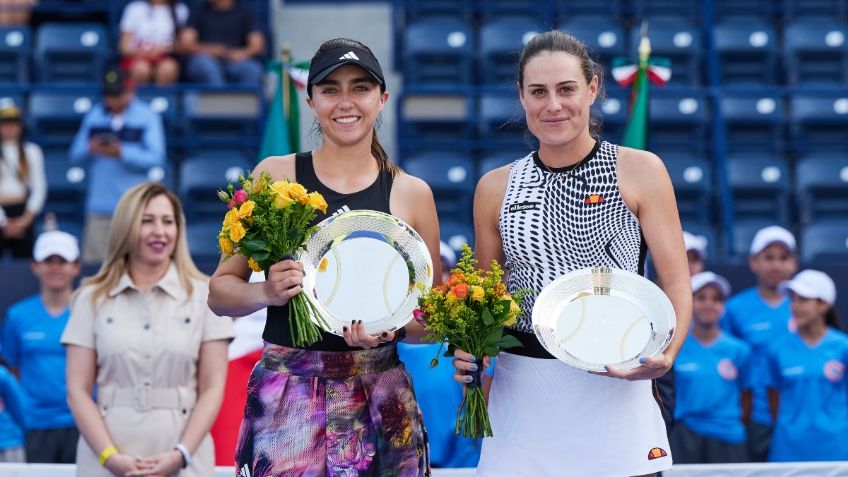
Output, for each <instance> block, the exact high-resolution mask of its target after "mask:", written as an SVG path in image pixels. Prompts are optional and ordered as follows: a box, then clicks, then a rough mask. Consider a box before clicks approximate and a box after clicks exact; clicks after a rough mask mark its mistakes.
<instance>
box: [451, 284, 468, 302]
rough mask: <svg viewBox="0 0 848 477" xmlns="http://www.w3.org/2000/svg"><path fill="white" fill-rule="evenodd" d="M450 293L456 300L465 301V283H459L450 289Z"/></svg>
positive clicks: (466, 292) (466, 287) (466, 286)
mask: <svg viewBox="0 0 848 477" xmlns="http://www.w3.org/2000/svg"><path fill="white" fill-rule="evenodd" d="M451 291H452V292H453V294H454V295H456V296H457V298H460V299H463V300H464V299H465V298H466V297H467V296H468V285H466V284H465V283H460V284H457V285H454V286H453V287H451Z"/></svg>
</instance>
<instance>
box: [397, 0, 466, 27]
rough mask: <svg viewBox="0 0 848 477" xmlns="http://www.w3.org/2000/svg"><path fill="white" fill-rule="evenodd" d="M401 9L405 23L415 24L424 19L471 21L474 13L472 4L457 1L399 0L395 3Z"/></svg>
mask: <svg viewBox="0 0 848 477" xmlns="http://www.w3.org/2000/svg"><path fill="white" fill-rule="evenodd" d="M395 3H396V5H398V6H399V7H400V12H401V13H402V15H403V20H404V21H405V22H414V21H416V20H419V19H421V18H424V17H433V16H435V17H443V18H445V17H454V18H457V19H460V20H471V16H472V15H473V13H474V4H473V3H472V2H457V1H456V0H427V1H426V2H422V1H421V0H399V1H397V2H395Z"/></svg>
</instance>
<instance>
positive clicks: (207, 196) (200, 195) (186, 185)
mask: <svg viewBox="0 0 848 477" xmlns="http://www.w3.org/2000/svg"><path fill="white" fill-rule="evenodd" d="M251 170H252V167H251V164H250V163H249V162H248V161H246V160H244V158H243V157H240V156H231V157H222V156H212V155H210V156H192V157H188V158H186V159H185V160H183V161H182V162H181V163H180V173H179V180H180V185H179V188H178V191H179V195H180V198H181V199H182V201H183V205H184V207H185V209H186V210H185V213H186V216H187V217H191V218H192V220H196V219H201V218H209V219H216V218H217V219H219V220H221V219H223V217H224V214H225V213H226V212H227V207H226V205H225V204H224V203H223V202H221V200H220V199H218V196H217V195H216V192H217V191H218V190H222V189H225V188H226V187H227V184H228V183H233V184H236V185H237V184H238V177H239V175H244V176H246V175H247V174H248V173H249V172H250V171H251Z"/></svg>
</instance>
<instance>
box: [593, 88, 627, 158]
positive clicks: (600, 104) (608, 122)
mask: <svg viewBox="0 0 848 477" xmlns="http://www.w3.org/2000/svg"><path fill="white" fill-rule="evenodd" d="M604 89H605V90H606V92H605V96H606V97H605V98H604V100H603V101H595V104H594V105H592V115H593V117H599V118H600V119H601V122H602V125H601V137H602V138H604V139H606V140H607V141H610V142H613V143H616V144H618V143H619V142H620V141H621V136H622V135H623V134H624V127H625V126H626V125H627V116H628V115H629V114H630V95H629V92H628V91H626V90H624V89H623V88H619V87H618V86H616V85H614V84H612V83H608V84H607V85H606V86H605V87H604Z"/></svg>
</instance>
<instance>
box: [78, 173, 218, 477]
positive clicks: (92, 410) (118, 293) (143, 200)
mask: <svg viewBox="0 0 848 477" xmlns="http://www.w3.org/2000/svg"><path fill="white" fill-rule="evenodd" d="M108 243H109V245H108V250H107V255H106V260H105V261H104V262H103V265H102V266H101V267H100V270H99V271H98V272H97V274H96V275H95V276H94V277H92V278H89V279H87V280H86V281H85V282H83V285H82V287H81V288H80V290H79V293H77V294H75V295H74V299H73V303H72V304H71V318H70V320H69V321H68V326H67V327H66V328H65V332H64V333H63V334H62V343H64V344H65V345H67V347H68V366H67V379H68V402H69V403H70V405H71V410H72V411H73V413H74V418H75V419H76V422H77V425H78V426H79V429H80V433H81V434H82V436H83V439H80V441H79V445H78V447H77V475H80V476H85V477H100V476H103V477H105V476H111V475H121V476H123V475H127V474H129V475H134V476H176V475H177V474H179V476H181V477H207V476H211V475H214V473H215V467H214V466H215V463H214V449H213V444H212V439H211V438H210V437H209V428H210V427H211V426H212V422H213V421H214V420H215V416H216V415H217V414H218V410H219V408H220V406H221V399H222V396H223V393H224V382H225V381H226V375H227V345H228V343H229V340H231V339H232V338H233V323H232V320H230V319H229V318H227V317H219V316H215V315H214V314H213V313H212V311H210V310H209V307H208V306H207V305H206V297H207V295H208V291H209V288H208V278H207V277H206V276H205V275H203V274H202V273H201V272H200V271H199V270H198V269H197V267H196V266H195V265H194V262H193V261H192V260H191V256H190V255H189V251H188V242H187V241H186V237H185V215H183V211H182V206H181V205H180V201H179V199H178V198H177V196H175V195H174V194H173V193H172V192H171V191H169V190H168V189H166V188H165V186H163V185H161V184H156V183H145V184H139V185H136V186H135V187H132V188H130V189H129V190H128V191H127V192H126V194H124V195H123V197H122V198H121V200H120V202H119V203H118V206H117V209H116V211H115V222H114V224H113V225H112V227H111V228H110V231H109V242H108ZM95 385H96V386H97V400H96V401H95V400H93V399H92V393H93V391H94V387H95Z"/></svg>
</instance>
